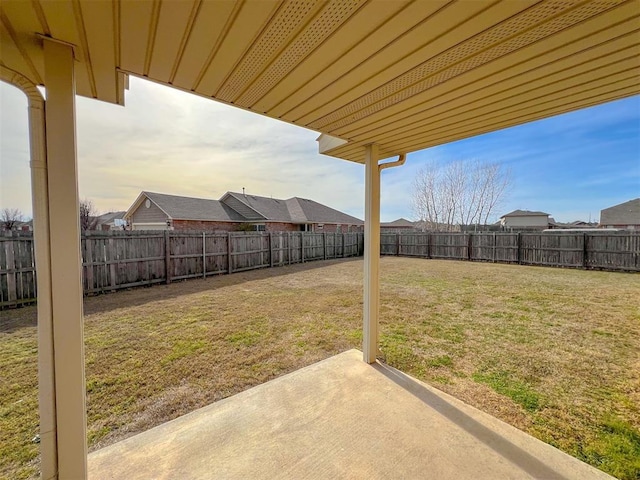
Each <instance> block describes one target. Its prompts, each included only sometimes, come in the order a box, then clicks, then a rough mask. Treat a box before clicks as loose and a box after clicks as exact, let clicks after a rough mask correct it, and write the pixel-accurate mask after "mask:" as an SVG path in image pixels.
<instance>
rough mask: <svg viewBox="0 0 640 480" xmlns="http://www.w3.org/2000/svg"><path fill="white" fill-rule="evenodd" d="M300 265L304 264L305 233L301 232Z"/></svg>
mask: <svg viewBox="0 0 640 480" xmlns="http://www.w3.org/2000/svg"><path fill="white" fill-rule="evenodd" d="M300 263H304V232H300Z"/></svg>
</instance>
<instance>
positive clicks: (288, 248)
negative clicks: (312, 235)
mask: <svg viewBox="0 0 640 480" xmlns="http://www.w3.org/2000/svg"><path fill="white" fill-rule="evenodd" d="M287 263H288V264H289V265H291V232H287Z"/></svg>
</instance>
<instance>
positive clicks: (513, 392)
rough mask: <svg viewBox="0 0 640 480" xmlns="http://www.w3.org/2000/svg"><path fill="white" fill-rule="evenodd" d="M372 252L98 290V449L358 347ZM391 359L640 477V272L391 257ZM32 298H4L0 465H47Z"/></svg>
mask: <svg viewBox="0 0 640 480" xmlns="http://www.w3.org/2000/svg"><path fill="white" fill-rule="evenodd" d="M361 271H362V261H361V260H345V261H327V262H315V263H310V264H305V265H294V266H290V267H283V268H277V269H270V270H260V271H253V272H247V273H239V274H234V275H230V276H220V277H215V278H209V279H207V280H193V281H188V282H183V283H175V284H172V285H169V286H157V287H153V288H145V289H137V290H132V291H123V292H118V293H114V294H109V295H102V296H98V297H91V298H87V299H86V301H85V314H86V318H85V339H86V373H87V407H88V423H89V445H90V448H91V449H96V448H100V447H102V446H105V445H108V444H110V443H113V442H115V441H118V440H121V439H123V438H125V437H127V436H130V435H133V434H135V433H138V432H140V431H144V430H146V429H148V428H151V427H153V426H155V425H158V424H160V423H163V422H166V421H167V420H170V419H172V418H175V417H177V416H179V415H183V414H185V413H187V412H189V411H191V410H193V409H196V408H198V407H201V406H204V405H206V404H208V403H211V402H213V401H216V400H219V399H221V398H224V397H227V396H229V395H233V394H234V393H237V392H240V391H242V390H244V389H246V388H249V387H251V386H254V385H257V384H260V383H263V382H266V381H268V380H270V379H272V378H275V377H277V376H280V375H282V374H284V373H287V372H290V371H293V370H296V369H298V368H300V367H302V366H305V365H309V364H311V363H314V362H316V361H318V360H321V359H324V358H327V357H329V356H331V355H334V354H336V353H339V352H341V351H344V350H347V349H349V348H353V347H357V348H359V347H360V342H361V315H362V314H361V310H362V273H361ZM381 291H382V307H381V318H382V320H381V322H382V325H381V350H382V352H381V357H382V358H383V359H384V360H385V361H386V362H387V363H389V364H391V365H393V366H394V367H397V368H399V369H401V370H403V371H405V372H407V373H409V374H411V375H413V376H415V377H418V378H420V379H421V380H424V381H427V382H429V383H431V384H433V385H434V386H436V387H438V388H440V389H442V390H444V391H446V392H448V393H451V394H453V395H455V396H456V397H458V398H461V399H463V400H465V401H466V402H468V403H470V404H472V405H475V406H476V407H478V408H480V409H482V410H484V411H486V412H489V413H491V414H493V415H495V416H497V417H498V418H501V419H503V420H505V421H507V422H509V423H511V424H512V425H515V426H517V427H518V428H521V429H523V430H525V431H527V432H529V433H531V434H532V435H534V436H536V437H538V438H540V439H542V440H544V441H546V442H548V443H551V444H553V445H555V446H557V447H558V448H560V449H562V450H564V451H566V452H568V453H570V454H571V455H574V456H576V457H578V458H581V459H583V460H585V461H587V462H588V463H591V464H592V465H595V466H596V467H598V468H601V469H602V470H605V471H607V472H609V473H611V474H613V475H615V476H618V477H619V478H622V479H633V480H636V479H638V478H640V275H631V274H620V273H608V272H595V271H580V270H563V269H553V268H541V267H524V266H511V265H494V264H482V263H467V262H455V261H436V260H416V259H408V258H389V257H387V258H383V260H382V289H381ZM35 324H36V310H35V307H28V308H23V309H17V310H10V311H4V312H0V367H1V369H2V375H1V376H0V478H4V477H6V478H11V479H13V478H30V477H32V476H34V475H36V474H37V470H38V464H37V452H38V446H37V444H35V443H33V442H32V438H33V437H34V436H35V435H36V434H37V433H38V418H37V378H36V375H37V364H36V348H37V344H36V327H35Z"/></svg>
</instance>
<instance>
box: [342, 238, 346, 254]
mask: <svg viewBox="0 0 640 480" xmlns="http://www.w3.org/2000/svg"><path fill="white" fill-rule="evenodd" d="M345 235H346V233H343V234H342V258H344V257H346V256H347V237H345Z"/></svg>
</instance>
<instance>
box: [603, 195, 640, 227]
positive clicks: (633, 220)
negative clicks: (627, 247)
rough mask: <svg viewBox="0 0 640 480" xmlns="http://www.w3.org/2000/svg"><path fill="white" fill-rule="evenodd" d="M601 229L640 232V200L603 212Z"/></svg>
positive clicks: (606, 209)
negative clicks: (622, 229) (621, 229)
mask: <svg viewBox="0 0 640 480" xmlns="http://www.w3.org/2000/svg"><path fill="white" fill-rule="evenodd" d="M600 228H624V229H627V230H640V198H636V199H634V200H629V201H628V202H624V203H621V204H619V205H614V206H613V207H609V208H605V209H604V210H601V211H600Z"/></svg>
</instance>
